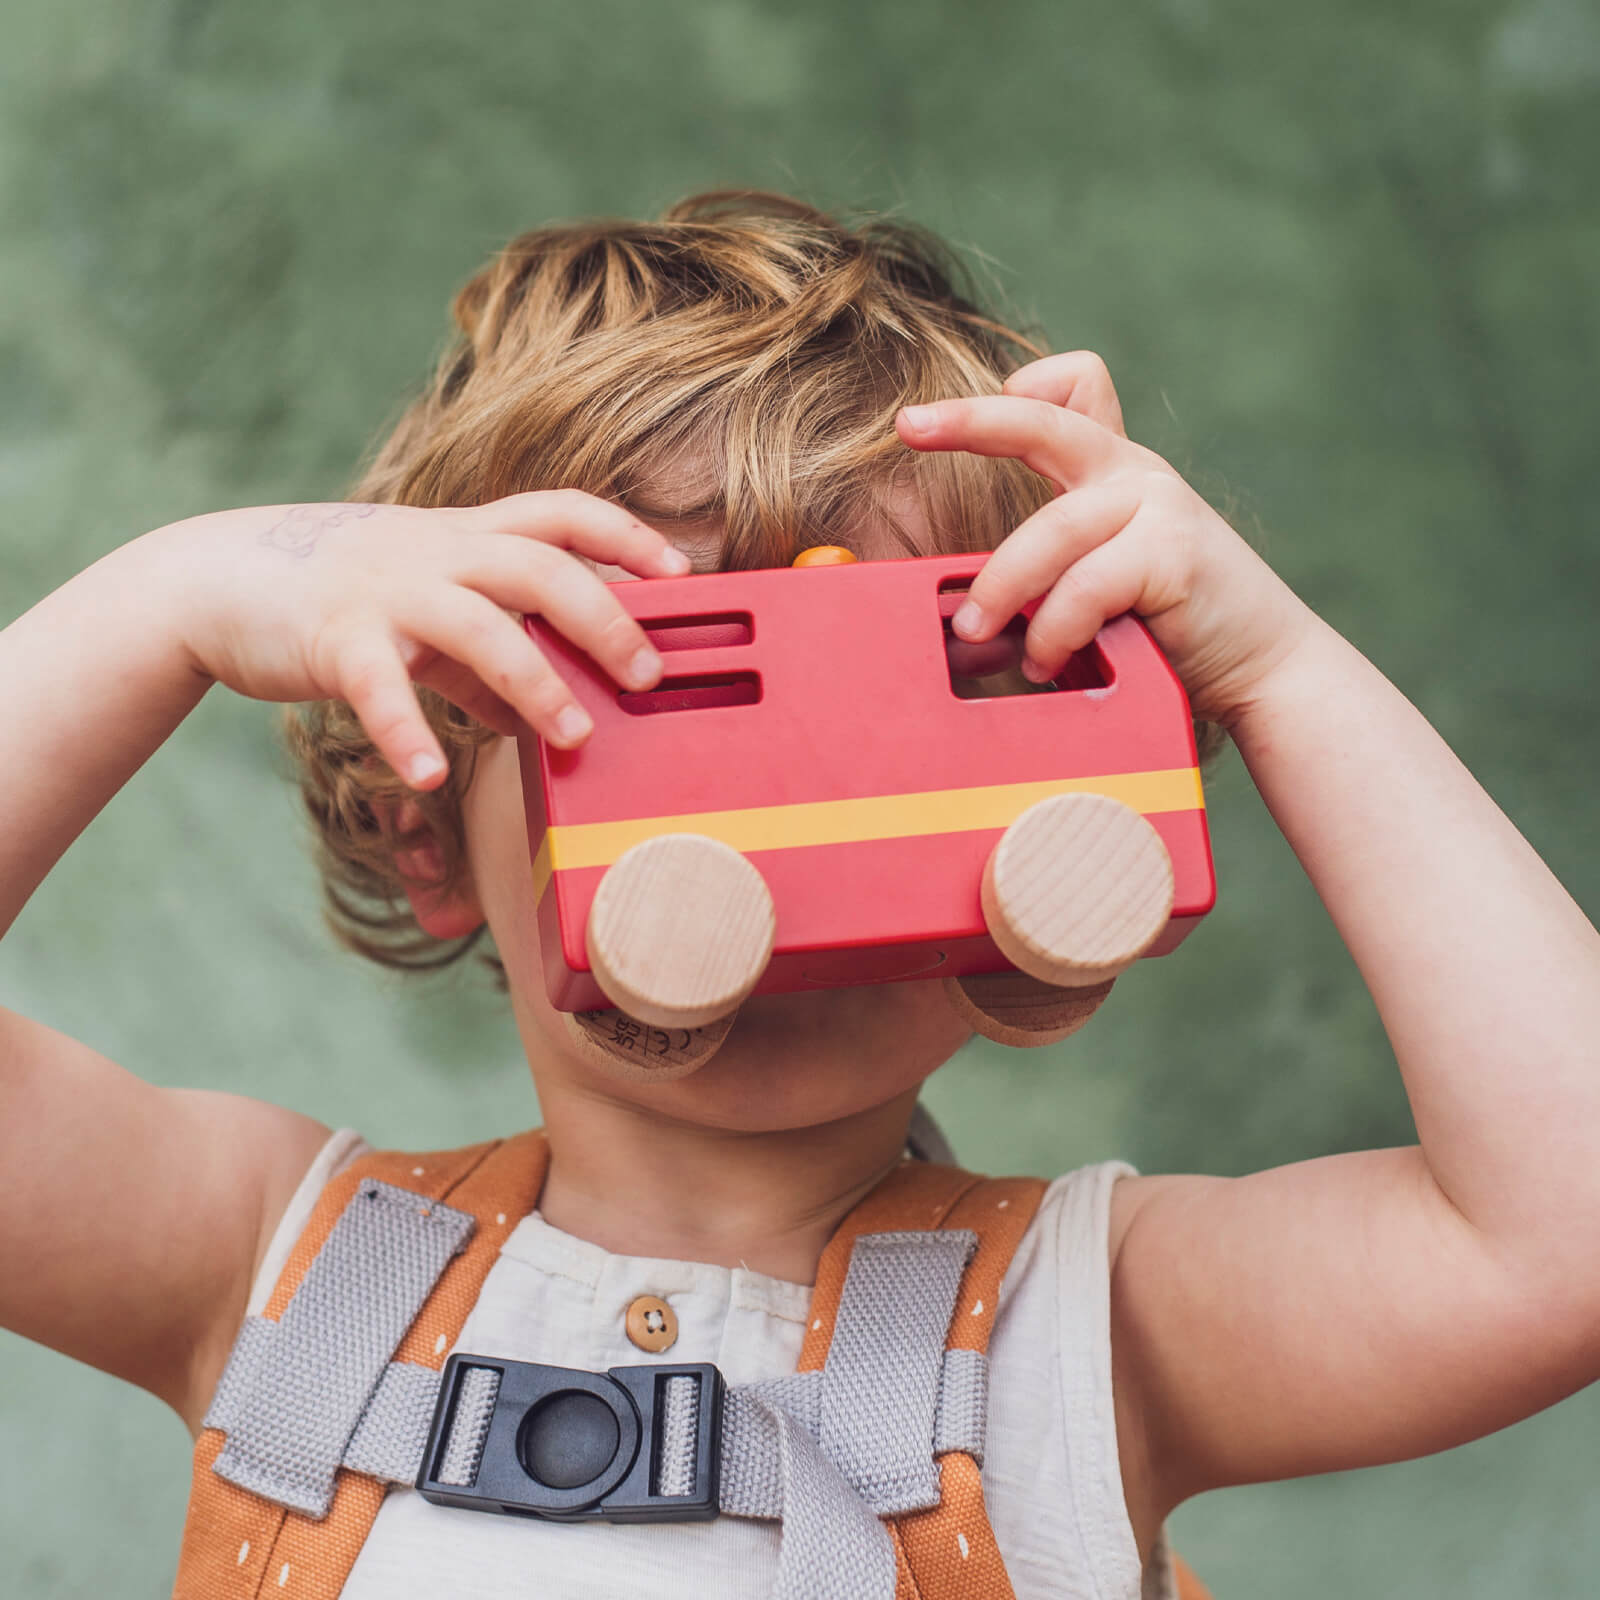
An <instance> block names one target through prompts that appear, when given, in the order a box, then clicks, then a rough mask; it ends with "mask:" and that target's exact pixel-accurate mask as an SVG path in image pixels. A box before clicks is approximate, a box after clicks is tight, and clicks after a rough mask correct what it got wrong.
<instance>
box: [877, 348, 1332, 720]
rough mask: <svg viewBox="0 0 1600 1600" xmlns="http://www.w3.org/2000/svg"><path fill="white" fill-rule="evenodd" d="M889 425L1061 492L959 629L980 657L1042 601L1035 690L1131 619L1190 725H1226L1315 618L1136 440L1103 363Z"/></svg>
mask: <svg viewBox="0 0 1600 1600" xmlns="http://www.w3.org/2000/svg"><path fill="white" fill-rule="evenodd" d="M898 427H899V432H900V437H901V439H902V440H903V441H904V442H905V443H906V444H907V445H909V446H911V448H913V449H915V450H968V451H971V452H973V453H974V454H977V455H988V456H1014V457H1016V458H1018V459H1019V460H1021V461H1024V462H1026V463H1027V465H1028V466H1030V467H1032V468H1033V470H1034V471H1035V472H1037V473H1040V474H1041V475H1042V476H1044V477H1046V478H1048V479H1050V481H1051V482H1052V483H1054V484H1056V485H1057V486H1058V487H1059V488H1060V489H1061V490H1062V491H1063V492H1062V494H1061V495H1060V496H1059V497H1058V498H1056V499H1055V500H1052V501H1051V502H1050V503H1049V504H1048V505H1046V506H1044V507H1043V508H1042V509H1041V510H1039V511H1037V512H1035V513H1034V514H1033V515H1032V516H1031V517H1029V518H1028V519H1027V521H1026V522H1024V523H1023V524H1022V525H1021V527H1019V528H1017V529H1016V530H1015V531H1014V532H1013V533H1012V534H1011V536H1010V537H1009V538H1007V539H1006V540H1005V542H1004V543H1003V544H1001V546H1000V547H999V549H998V550H996V551H995V553H994V555H993V556H991V557H990V559H989V560H988V562H987V563H986V564H985V566H984V568H983V571H982V572H981V573H980V574H979V575H978V577H977V578H976V579H975V580H974V582H973V585H972V591H971V594H970V595H969V597H968V600H967V603H966V604H965V605H963V606H962V607H961V609H960V610H959V611H958V612H957V613H956V615H955V617H954V619H953V620H952V628H953V630H954V631H955V632H956V633H957V634H959V635H960V637H961V638H963V639H965V640H967V641H969V642H971V643H981V642H983V641H986V640H989V639H992V638H993V637H994V636H995V634H997V633H998V632H999V630H1000V629H1001V628H1003V627H1004V626H1005V624H1006V623H1007V622H1008V621H1009V620H1010V619H1011V618H1012V617H1013V616H1015V615H1016V614H1017V612H1018V611H1020V610H1021V609H1022V607H1023V606H1024V605H1026V604H1027V603H1028V602H1029V601H1030V600H1034V599H1037V598H1038V597H1039V596H1041V595H1043V596H1044V599H1043V601H1042V602H1041V604H1040V606H1039V608H1038V610H1037V611H1036V612H1035V613H1034V616H1033V620H1032V622H1031V623H1030V624H1029V627H1028V633H1027V642H1026V659H1025V661H1024V662H1023V668H1022V670H1023V672H1024V674H1025V675H1026V676H1027V677H1029V678H1031V679H1032V680H1033V681H1035V682H1038V683H1042V682H1046V681H1048V680H1049V679H1050V678H1053V677H1054V676H1055V675H1056V673H1057V672H1059V671H1060V670H1061V667H1062V666H1063V664H1064V663H1065V661H1066V659H1067V657H1068V656H1069V655H1071V653H1072V652H1073V651H1074V650H1080V649H1082V648H1083V647H1084V646H1085V645H1087V644H1088V643H1089V641H1090V640H1091V639H1093V638H1094V636H1095V634H1096V633H1097V632H1098V631H1099V630H1100V628H1101V626H1102V624H1104V623H1105V622H1107V621H1109V620H1110V619H1111V618H1113V617H1116V616H1120V615H1121V614H1122V613H1123V612H1125V611H1132V612H1135V613H1136V614H1137V615H1139V616H1140V617H1142V618H1143V619H1144V621H1145V623H1146V625H1147V626H1148V627H1149V628H1150V631H1151V632H1152V633H1153V634H1154V635H1155V638H1156V640H1157V642H1158V643H1159V644H1160V645H1161V648H1162V649H1163V650H1164V651H1165V652H1166V655H1167V659H1168V660H1169V661H1171V663H1172V665H1173V668H1174V670H1175V671H1176V672H1177V674H1178V676H1179V677H1180V678H1181V679H1182V680H1183V684H1184V687H1185V688H1186V689H1187V690H1188V692H1189V699H1190V702H1191V704H1192V706H1193V708H1194V711H1195V714H1196V715H1197V716H1201V717H1205V718H1208V719H1210V720H1212V721H1216V722H1221V723H1224V724H1226V723H1229V722H1231V721H1232V720H1233V719H1234V718H1235V717H1236V716H1237V714H1238V713H1239V712H1240V711H1241V710H1243V709H1244V708H1245V707H1246V706H1247V705H1248V704H1249V703H1250V700H1251V697H1252V695H1253V694H1254V692H1255V688H1256V685H1258V684H1259V683H1260V681H1261V679H1262V677H1263V676H1264V674H1265V673H1266V672H1267V671H1268V670H1269V669H1270V668H1271V667H1272V666H1274V665H1275V664H1276V663H1277V662H1278V661H1280V660H1282V659H1283V657H1284V656H1286V655H1287V654H1288V652H1289V650H1290V649H1291V648H1292V646H1293V644H1294V643H1295V641H1296V640H1297V639H1298V638H1299V637H1300V635H1301V633H1302V632H1303V631H1304V629H1305V628H1306V625H1307V623H1308V622H1309V621H1310V620H1311V618H1312V613H1311V612H1310V611H1309V610H1308V609H1307V608H1306V607H1305V606H1304V605H1303V604H1302V603H1301V601H1300V600H1298V599H1297V598H1296V597H1295V595H1294V594H1293V593H1292V592H1291V591H1290V590H1289V588H1288V586H1287V585H1286V584H1284V583H1283V582H1282V580H1280V579H1279V578H1278V577H1277V576H1276V575H1275V574H1274V573H1273V572H1272V570H1271V569H1270V568H1269V567H1268V566H1267V565H1266V563H1265V562H1263V561H1262V560H1261V559H1260V558H1259V557H1258V556H1257V555H1256V554H1255V552H1254V551H1252V550H1251V549H1250V547H1249V546H1248V545H1246V544H1245V542H1244V541H1243V540H1242V539H1241V538H1240V537H1239V536H1238V534H1236V533H1235V532H1234V531H1233V529H1232V528H1230V527H1229V526H1228V524H1227V523H1226V522H1224V521H1223V520H1222V518H1221V517H1220V516H1218V515H1217V513H1216V512H1215V511H1213V510H1212V509H1211V507H1210V506H1209V505H1207V504H1206V502H1205V501H1204V500H1202V499H1201V498H1200V496H1199V495H1198V494H1197V493H1195V491H1194V490H1193V489H1191V488H1190V487H1189V485H1188V484H1187V483H1185V482H1184V480H1183V479H1182V478H1181V477H1179V475H1178V474H1177V473H1176V472H1175V471H1174V470H1173V469H1172V468H1171V467H1170V466H1168V465H1167V463H1166V462H1165V461H1163V460H1162V459H1161V457H1160V456H1158V455H1156V454H1155V453H1154V452H1153V451H1150V450H1146V449H1144V448H1143V447H1142V446H1140V445H1136V444H1133V443H1130V442H1129V440H1128V438H1127V436H1126V434H1124V432H1123V429H1122V410H1121V407H1120V406H1119V405H1118V403H1117V396H1116V391H1115V389H1114V388H1113V387H1112V384H1111V377H1110V374H1109V373H1108V372H1107V371H1106V368H1105V363H1104V362H1102V361H1101V360H1100V358H1099V357H1098V356H1095V355H1091V354H1090V353H1089V352H1087V351H1076V352H1073V353H1072V354H1068V355H1058V356H1048V357H1046V358H1045V359H1044V360H1042V361H1035V362H1034V363H1033V364H1032V365H1031V366H1026V367H1023V368H1021V369H1020V370H1019V371H1017V372H1014V373H1012V375H1011V376H1010V378H1009V379H1007V381H1006V385H1005V392H1004V393H1003V394H999V395H985V396H979V397H975V398H971V399H963V400H943V401H940V402H938V403H937V404H934V405H926V406H912V407H908V408H907V409H906V410H904V411H902V412H901V413H900V416H899V418H898Z"/></svg>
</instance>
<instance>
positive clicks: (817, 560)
mask: <svg viewBox="0 0 1600 1600" xmlns="http://www.w3.org/2000/svg"><path fill="white" fill-rule="evenodd" d="M857 559H858V558H857V556H856V553H855V552H854V551H853V550H846V549H845V547H844V546H843V545H842V544H814V545H812V546H811V548H810V549H809V550H802V551H801V552H800V554H799V555H797V556H796V557H795V558H794V560H793V562H792V563H791V565H792V566H796V567H842V566H843V565H844V564H845V563H846V562H847V561H855V560H857Z"/></svg>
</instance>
